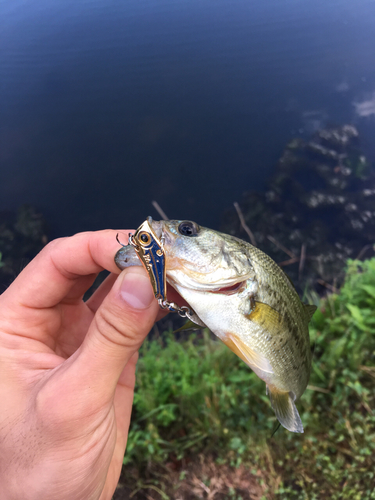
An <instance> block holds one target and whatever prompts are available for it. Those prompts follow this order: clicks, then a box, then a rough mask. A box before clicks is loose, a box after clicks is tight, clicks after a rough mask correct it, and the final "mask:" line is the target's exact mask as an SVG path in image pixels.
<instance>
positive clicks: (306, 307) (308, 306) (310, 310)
mask: <svg viewBox="0 0 375 500" xmlns="http://www.w3.org/2000/svg"><path fill="white" fill-rule="evenodd" d="M303 308H304V310H305V314H306V318H307V322H308V323H310V321H311V318H312V317H313V316H314V312H315V311H316V310H317V307H316V306H313V305H311V304H303Z"/></svg>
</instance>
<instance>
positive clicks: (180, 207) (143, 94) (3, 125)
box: [0, 0, 375, 236]
mask: <svg viewBox="0 0 375 500" xmlns="http://www.w3.org/2000/svg"><path fill="white" fill-rule="evenodd" d="M374 47H375V1H374V0H371V1H370V0H356V1H355V2H354V1H353V0H330V1H327V0H304V1H302V0H283V1H282V0H277V1H276V0H267V1H264V0H254V1H252V0H232V1H229V0H226V1H222V0H215V1H214V0H189V1H186V0H174V1H171V0H127V1H125V0H121V1H120V0H83V1H77V0H75V1H71V0H54V1H51V0H34V1H20V0H0V210H3V209H15V208H16V207H18V206H19V205H20V204H21V203H32V204H35V205H37V207H38V208H39V209H40V210H41V211H42V212H43V213H44V214H45V216H46V218H47V220H48V222H49V225H50V227H51V234H52V236H60V235H69V234H72V233H74V232H77V231H82V230H91V229H101V228H106V227H115V228H128V227H134V226H138V225H139V223H140V222H141V221H143V220H144V219H145V217H146V216H147V215H152V216H154V217H155V218H159V216H158V214H157V213H156V212H155V210H154V209H153V207H152V205H151V201H152V200H157V201H158V202H159V204H160V205H161V206H162V207H163V209H164V211H165V212H166V213H167V215H168V216H169V217H170V218H185V219H186V218H187V219H194V220H197V221H198V222H199V223H200V224H202V225H208V226H211V227H218V226H219V223H220V217H221V213H222V212H223V210H225V209H226V208H228V207H229V206H230V205H231V204H232V203H233V201H236V200H240V199H241V195H242V193H243V192H244V191H248V190H251V189H259V190H261V189H263V188H264V186H265V183H266V181H267V178H268V176H269V175H270V174H271V172H272V171H273V168H274V166H275V163H276V162H277V159H278V158H279V156H280V154H281V152H282V150H283V147H284V145H285V144H286V142H288V141H289V140H290V139H291V138H292V137H295V136H307V135H308V134H310V133H312V132H313V131H314V130H316V129H317V128H319V127H322V126H324V125H327V124H341V123H345V122H347V123H352V124H354V125H356V126H357V127H358V128H359V130H360V133H361V137H362V145H363V148H364V150H365V151H366V153H367V154H368V155H369V157H370V159H374V158H375V141H374V140H373V138H374V137H375V135H374V134H375V119H374V117H375V50H374Z"/></svg>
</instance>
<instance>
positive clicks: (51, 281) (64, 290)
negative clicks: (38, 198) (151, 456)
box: [0, 231, 158, 500]
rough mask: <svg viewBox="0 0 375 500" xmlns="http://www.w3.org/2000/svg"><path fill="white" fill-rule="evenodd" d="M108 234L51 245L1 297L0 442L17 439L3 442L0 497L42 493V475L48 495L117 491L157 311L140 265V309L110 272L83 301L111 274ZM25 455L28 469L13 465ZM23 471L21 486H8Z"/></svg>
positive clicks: (94, 495) (94, 497)
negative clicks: (142, 357)
mask: <svg viewBox="0 0 375 500" xmlns="http://www.w3.org/2000/svg"><path fill="white" fill-rule="evenodd" d="M115 234H116V233H115V232H114V231H106V232H98V233H83V234H81V235H77V236H75V237H72V238H67V239H65V240H58V241H56V242H54V244H52V245H50V246H49V247H46V249H45V250H44V251H43V252H42V253H41V254H40V255H39V256H38V257H37V258H36V259H35V260H34V261H33V262H32V263H31V264H30V265H29V266H28V267H27V268H26V269H25V270H24V271H23V272H22V273H21V275H20V276H19V278H17V280H16V281H15V282H14V283H13V284H12V285H11V287H10V288H9V289H8V290H7V291H6V292H5V293H4V294H3V295H2V296H1V297H0V311H1V313H0V359H1V363H2V373H3V376H2V378H1V379H0V392H1V394H2V397H3V401H6V402H7V405H8V411H7V412H5V413H4V412H2V413H1V414H0V440H1V439H3V441H2V442H4V443H7V442H10V443H11V442H17V446H16V447H14V446H13V447H8V448H7V446H6V444H5V446H4V447H3V448H2V454H0V476H1V471H2V472H3V475H2V476H1V478H0V496H1V495H2V491H6V494H5V495H7V496H5V497H6V498H33V499H34V498H41V497H42V496H43V495H44V494H45V492H43V489H41V488H43V482H41V481H40V477H43V478H45V477H48V481H49V482H50V484H51V486H50V488H49V494H50V497H51V498H59V499H60V498H64V499H65V498H69V499H80V500H81V499H90V500H98V499H99V498H100V499H103V500H104V499H108V498H110V497H111V495H112V493H113V491H114V489H115V486H116V484H117V481H118V477H119V474H120V470H121V465H122V460H123V455H124V450H125V445H126V439H127V433H128V427H129V421H130V414H131V407H132V402H133V389H134V382H135V363H136V358H137V354H136V351H137V349H138V348H139V346H140V344H141V343H142V340H143V338H144V336H145V335H146V334H147V332H148V331H149V329H150V328H151V326H152V323H153V322H154V321H155V316H156V313H157V310H158V306H157V303H156V301H153V300H152V291H151V287H150V284H149V281H148V279H147V277H146V276H145V275H144V272H143V271H142V270H134V271H133V273H132V276H133V278H132V279H131V283H132V285H131V288H130V289H129V290H131V291H132V293H133V290H134V287H135V286H136V284H137V283H138V282H139V280H141V278H142V279H143V280H144V285H142V290H145V292H147V294H148V296H150V300H151V302H149V304H150V305H149V306H147V309H145V310H142V311H138V312H137V311H134V310H132V309H129V307H128V306H126V305H125V304H124V302H122V301H119V298H118V297H119V295H118V293H119V292H118V291H116V290H118V287H119V286H120V285H119V283H120V282H121V281H120V282H119V281H116V275H110V277H109V278H107V280H106V281H105V282H104V283H103V284H102V285H101V287H100V288H99V289H98V290H97V292H96V293H95V294H94V295H93V297H92V298H91V299H90V300H89V301H87V302H86V303H84V302H83V301H82V297H83V294H84V292H85V291H86V290H87V288H88V287H89V286H90V284H91V283H92V282H93V279H94V277H95V275H96V274H97V273H98V272H99V271H100V270H101V269H103V268H106V269H108V270H109V271H112V272H114V271H116V266H115V264H114V262H113V255H114V254H115V251H116V249H117V244H116V240H115ZM128 274H129V273H128ZM129 276H130V277H131V273H130V274H129ZM114 283H115V285H116V286H117V289H116V286H115V285H114ZM129 283H130V282H129ZM142 293H143V292H142ZM111 318H112V319H111ZM117 324H118V326H116V325H117ZM25 412H26V413H25ZM25 414H26V415H27V418H26V419H25V418H24V415H25ZM19 436H24V438H23V439H22V441H21V442H20V439H19ZM30 443H32V446H31V448H30ZM33 444H34V446H35V448H36V449H37V450H38V451H37V453H36V452H34V451H33ZM30 451H32V452H33V454H30ZM7 454H8V456H9V457H10V459H9V460H8V461H6V459H5V457H6V456H7ZM15 457H21V458H15ZM24 457H29V459H28V460H32V461H33V466H32V467H31V466H30V464H29V463H27V464H25V467H24V468H23V466H22V465H21V466H20V465H19V460H21V461H22V460H24ZM30 457H32V458H30ZM4 460H5V461H4ZM17 460H18V462H17ZM13 464H18V465H17V467H15V466H13ZM4 471H5V472H4ZM20 471H23V473H22V477H21V478H20V482H18V483H15V482H14V481H13V482H12V483H9V482H7V478H10V479H11V478H12V477H16V476H17V475H18V476H19V474H20ZM35 478H37V479H36V480H35ZM38 478H39V480H38ZM66 478H69V480H66ZM3 479H4V480H3ZM21 479H22V480H21ZM2 488H5V490H4V489H2ZM14 488H16V490H14ZM14 491H16V493H14ZM9 492H11V493H9ZM3 497H4V496H2V498H3Z"/></svg>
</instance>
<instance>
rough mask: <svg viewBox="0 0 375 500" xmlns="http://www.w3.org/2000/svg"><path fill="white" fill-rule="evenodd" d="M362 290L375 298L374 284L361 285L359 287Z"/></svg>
mask: <svg viewBox="0 0 375 500" xmlns="http://www.w3.org/2000/svg"><path fill="white" fill-rule="evenodd" d="M360 288H361V289H362V290H365V292H367V293H368V294H369V295H371V297H373V298H374V299H375V286H371V285H361V287H360Z"/></svg>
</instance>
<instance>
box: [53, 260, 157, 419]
mask: <svg viewBox="0 0 375 500" xmlns="http://www.w3.org/2000/svg"><path fill="white" fill-rule="evenodd" d="M158 309H159V306H158V303H157V301H156V299H155V297H154V293H153V290H152V287H151V284H150V280H149V278H148V275H147V274H146V271H145V270H144V269H143V268H141V267H132V268H129V269H126V270H125V271H123V272H122V273H121V274H120V276H119V277H118V278H117V280H116V282H115V283H114V285H113V287H112V289H111V290H110V291H109V293H108V295H107V296H106V297H105V299H104V300H103V302H102V304H101V305H100V307H99V308H98V310H97V312H96V314H95V316H94V320H93V322H92V324H91V326H90V328H89V331H88V333H87V335H86V337H85V339H84V341H83V343H82V345H81V346H80V348H79V349H78V350H77V351H76V353H75V354H74V355H73V356H71V357H70V358H69V359H68V360H67V361H66V362H65V363H64V364H63V366H61V367H59V370H58V371H57V372H56V374H55V375H56V384H53V381H50V384H49V389H48V390H49V391H52V392H53V391H54V390H57V387H64V392H63V394H61V395H60V401H59V406H63V407H65V404H63V401H62V400H61V398H64V397H66V398H67V401H69V400H74V401H75V406H74V410H73V409H72V408H69V410H67V411H69V412H70V417H72V415H71V413H72V411H77V412H78V414H80V413H85V411H86V410H85V408H82V407H80V404H82V405H86V404H88V405H89V406H90V408H92V406H93V407H96V406H101V405H104V404H107V403H108V402H109V401H111V400H112V398H113V396H114V393H115V389H116V385H117V382H118V380H119V377H120V376H121V373H122V372H123V370H124V368H125V366H126V365H127V363H128V362H129V360H130V358H131V357H132V356H133V354H134V353H135V352H136V351H137V350H138V349H139V347H140V345H141V344H142V342H143V340H144V338H145V337H146V335H147V333H148V332H149V331H150V329H151V327H152V325H153V324H154V321H155V318H156V315H157V312H158ZM82 388H85V395H86V396H85V397H84V398H82ZM75 396H76V397H75ZM67 406H68V407H69V405H68V403H67ZM90 411H91V410H90ZM77 418H78V415H77Z"/></svg>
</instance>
